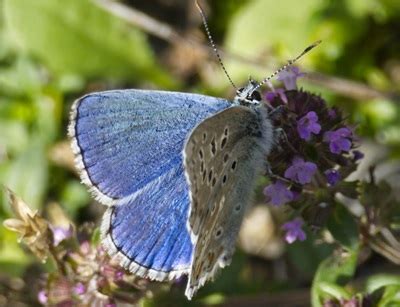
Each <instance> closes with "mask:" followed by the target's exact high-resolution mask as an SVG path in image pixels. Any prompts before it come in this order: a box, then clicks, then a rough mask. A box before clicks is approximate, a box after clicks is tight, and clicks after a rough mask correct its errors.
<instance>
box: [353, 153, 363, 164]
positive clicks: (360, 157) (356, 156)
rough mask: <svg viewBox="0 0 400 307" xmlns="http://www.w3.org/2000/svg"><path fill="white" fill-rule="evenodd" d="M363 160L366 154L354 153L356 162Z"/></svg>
mask: <svg viewBox="0 0 400 307" xmlns="http://www.w3.org/2000/svg"><path fill="white" fill-rule="evenodd" d="M362 158H364V154H363V153H362V152H361V151H359V150H354V151H353V159H354V161H355V162H357V161H358V160H361V159H362Z"/></svg>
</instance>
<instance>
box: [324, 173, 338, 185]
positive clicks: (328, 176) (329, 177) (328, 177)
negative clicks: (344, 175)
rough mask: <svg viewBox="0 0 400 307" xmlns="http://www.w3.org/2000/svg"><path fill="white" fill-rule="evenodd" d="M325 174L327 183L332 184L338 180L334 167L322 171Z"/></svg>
mask: <svg viewBox="0 0 400 307" xmlns="http://www.w3.org/2000/svg"><path fill="white" fill-rule="evenodd" d="M324 174H325V176H326V180H327V181H328V183H329V185H331V186H334V185H336V183H338V181H339V180H340V174H339V172H338V171H337V170H335V169H328V170H326V171H325V172H324Z"/></svg>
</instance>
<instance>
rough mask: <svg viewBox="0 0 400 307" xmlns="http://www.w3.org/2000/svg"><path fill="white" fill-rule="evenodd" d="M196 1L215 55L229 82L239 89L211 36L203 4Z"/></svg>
mask: <svg viewBox="0 0 400 307" xmlns="http://www.w3.org/2000/svg"><path fill="white" fill-rule="evenodd" d="M195 3H196V6H197V9H198V10H199V12H200V15H201V19H202V20H203V25H204V28H205V30H206V33H207V36H208V40H209V41H210V44H211V46H212V48H213V50H214V53H215V55H216V56H217V58H218V62H219V64H220V65H221V67H222V70H223V71H224V73H225V75H226V76H227V77H228V80H229V82H230V83H231V84H232V86H233V87H234V88H235V89H236V90H237V87H236V85H235V83H233V81H232V79H231V77H230V76H229V74H228V71H227V70H226V68H225V65H224V63H223V62H222V59H221V56H220V55H219V52H218V49H217V46H216V45H215V43H214V40H213V38H212V36H211V32H210V29H209V28H208V24H207V17H206V14H205V13H204V11H203V9H202V8H201V6H200V4H199V2H198V1H197V0H196V1H195Z"/></svg>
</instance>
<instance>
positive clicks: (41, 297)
mask: <svg viewBox="0 0 400 307" xmlns="http://www.w3.org/2000/svg"><path fill="white" fill-rule="evenodd" d="M48 299H49V298H48V297H47V293H46V291H44V290H41V291H39V293H38V301H39V303H40V304H42V305H46V304H47V301H48Z"/></svg>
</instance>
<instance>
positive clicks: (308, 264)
mask: <svg viewBox="0 0 400 307" xmlns="http://www.w3.org/2000/svg"><path fill="white" fill-rule="evenodd" d="M306 234H307V240H305V241H302V242H300V241H296V242H294V243H293V244H290V245H288V247H287V250H288V254H289V257H290V261H291V262H293V264H294V265H295V266H296V269H297V270H299V271H300V272H301V273H302V275H303V276H308V277H310V278H311V277H312V276H313V275H314V273H315V271H316V270H317V268H318V265H319V263H320V262H321V261H323V260H324V259H326V257H328V256H329V255H330V254H331V253H332V247H331V245H328V244H318V245H316V244H315V240H316V239H317V236H316V235H315V234H313V233H312V232H311V231H308V230H307V229H306Z"/></svg>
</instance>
